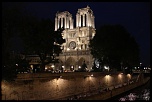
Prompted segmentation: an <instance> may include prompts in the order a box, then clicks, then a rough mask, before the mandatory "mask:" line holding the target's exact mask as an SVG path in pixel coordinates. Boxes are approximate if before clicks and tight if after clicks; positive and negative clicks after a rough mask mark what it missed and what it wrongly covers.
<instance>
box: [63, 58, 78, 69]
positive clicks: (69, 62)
mask: <svg viewBox="0 0 152 102" xmlns="http://www.w3.org/2000/svg"><path fill="white" fill-rule="evenodd" d="M75 65H76V61H75V60H74V58H73V57H69V58H68V59H67V60H66V62H65V68H66V69H69V68H70V67H71V66H75Z"/></svg>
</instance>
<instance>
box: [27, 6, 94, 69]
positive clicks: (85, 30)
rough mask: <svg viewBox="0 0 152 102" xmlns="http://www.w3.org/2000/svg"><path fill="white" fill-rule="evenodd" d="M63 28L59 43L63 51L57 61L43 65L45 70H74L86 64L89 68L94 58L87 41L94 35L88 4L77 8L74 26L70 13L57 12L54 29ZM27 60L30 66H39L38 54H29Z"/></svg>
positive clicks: (92, 19) (92, 15) (91, 13)
mask: <svg viewBox="0 0 152 102" xmlns="http://www.w3.org/2000/svg"><path fill="white" fill-rule="evenodd" d="M59 28H64V31H63V32H62V36H63V38H64V39H65V40H66V42H65V43H64V44H62V45H61V47H62V49H63V51H62V53H61V54H60V55H59V56H58V57H57V59H59V63H56V64H55V65H54V64H53V63H50V64H48V65H46V66H45V69H46V70H49V69H51V70H52V69H53V70H61V69H62V70H63V71H64V72H66V71H68V72H69V71H75V70H79V69H81V67H82V65H83V64H84V63H85V64H86V66H87V67H86V70H88V71H89V70H91V68H92V65H93V62H94V59H93V57H92V55H91V52H90V50H89V41H90V39H92V38H93V37H94V35H95V33H96V32H95V30H96V29H95V24H94V14H93V11H92V10H91V9H90V7H89V6H87V7H86V8H81V9H78V11H77V14H76V27H74V20H73V18H72V14H70V13H69V12H68V11H64V12H57V13H56V17H55V31H56V30H57V29H59ZM27 60H30V62H29V64H30V65H31V68H32V69H33V68H34V67H37V66H39V64H40V58H39V57H38V55H29V56H28V58H27Z"/></svg>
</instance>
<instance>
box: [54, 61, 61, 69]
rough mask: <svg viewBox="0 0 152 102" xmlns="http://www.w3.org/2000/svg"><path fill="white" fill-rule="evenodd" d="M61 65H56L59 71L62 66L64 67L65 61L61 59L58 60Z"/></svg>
mask: <svg viewBox="0 0 152 102" xmlns="http://www.w3.org/2000/svg"><path fill="white" fill-rule="evenodd" d="M58 62H59V63H56V65H55V67H56V68H57V69H61V66H62V65H63V61H62V60H61V59H59V60H58Z"/></svg>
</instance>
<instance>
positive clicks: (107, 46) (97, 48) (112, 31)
mask: <svg viewBox="0 0 152 102" xmlns="http://www.w3.org/2000/svg"><path fill="white" fill-rule="evenodd" d="M89 46H90V49H91V54H92V55H93V57H94V58H96V59H98V60H99V62H100V63H101V64H102V66H104V65H108V66H109V67H110V68H117V69H120V68H121V66H122V65H123V67H125V66H128V65H129V66H135V65H138V64H139V46H138V44H137V43H136V41H135V39H134V37H132V36H131V35H130V33H129V32H128V31H127V30H126V29H125V28H124V27H123V26H121V25H104V26H101V27H100V28H99V29H97V32H96V35H95V36H94V38H93V39H92V40H91V41H90V45H89Z"/></svg>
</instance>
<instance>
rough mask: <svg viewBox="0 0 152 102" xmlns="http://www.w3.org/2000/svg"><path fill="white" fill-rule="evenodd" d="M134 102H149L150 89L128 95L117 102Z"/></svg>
mask: <svg viewBox="0 0 152 102" xmlns="http://www.w3.org/2000/svg"><path fill="white" fill-rule="evenodd" d="M135 100H146V101H149V100H150V89H144V90H143V91H142V92H141V93H140V94H137V93H129V94H128V95H126V96H124V97H121V98H119V101H135Z"/></svg>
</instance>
